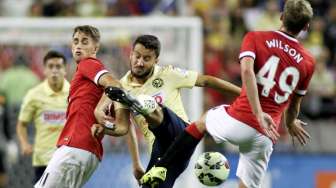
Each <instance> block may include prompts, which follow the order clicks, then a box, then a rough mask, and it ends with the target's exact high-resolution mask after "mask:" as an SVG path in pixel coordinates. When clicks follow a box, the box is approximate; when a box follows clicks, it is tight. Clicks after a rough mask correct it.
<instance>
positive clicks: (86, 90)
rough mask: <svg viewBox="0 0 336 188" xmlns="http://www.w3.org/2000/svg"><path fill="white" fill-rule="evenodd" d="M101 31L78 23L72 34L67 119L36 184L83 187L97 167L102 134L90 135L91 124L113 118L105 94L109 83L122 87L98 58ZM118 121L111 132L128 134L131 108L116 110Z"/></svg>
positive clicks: (60, 187)
mask: <svg viewBox="0 0 336 188" xmlns="http://www.w3.org/2000/svg"><path fill="white" fill-rule="evenodd" d="M99 40H100V33H99V30H98V29H97V28H95V27H92V26H88V25H85V26H78V27H76V28H75V29H74V32H73V36H72V55H73V58H74V60H75V61H76V63H77V69H76V72H75V74H74V76H73V79H72V80H71V85H70V94H69V97H68V102H69V105H68V108H67V114H66V123H65V126H64V129H63V130H62V132H61V135H60V137H59V139H58V143H57V146H58V149H57V150H56V151H55V153H54V155H53V157H52V159H51V160H50V162H49V164H48V166H47V168H46V170H45V171H44V174H43V175H42V177H41V178H40V180H39V181H38V182H37V183H36V184H35V187H43V188H46V187H47V188H55V187H57V188H65V187H72V188H77V187H81V186H82V185H83V184H84V183H85V182H86V181H87V180H88V179H89V177H90V176H91V174H92V173H93V172H94V171H95V169H96V168H97V166H98V164H99V161H100V160H101V158H102V155H103V147H102V143H101V139H102V137H100V138H98V139H97V138H94V137H92V136H91V127H92V125H94V124H96V123H100V124H104V123H105V122H108V121H109V120H111V119H110V118H109V117H107V116H105V113H104V110H103V109H105V108H107V105H108V104H109V103H111V100H110V99H108V97H106V96H105V95H102V94H103V91H104V88H106V87H108V86H115V87H120V86H121V85H120V83H119V81H118V80H116V79H114V78H113V76H112V75H111V74H109V73H108V71H107V70H106V69H105V67H104V65H103V64H102V63H101V62H100V61H99V60H98V59H96V54H97V51H98V49H99ZM115 113H116V122H115V124H116V125H117V126H116V127H115V128H114V129H110V130H109V131H111V134H112V135H115V136H121V135H125V134H126V133H127V131H128V121H129V111H128V110H126V109H119V110H117V111H116V112H115Z"/></svg>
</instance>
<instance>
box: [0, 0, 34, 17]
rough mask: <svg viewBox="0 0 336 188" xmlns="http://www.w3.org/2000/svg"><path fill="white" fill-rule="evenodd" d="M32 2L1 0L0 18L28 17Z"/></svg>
mask: <svg viewBox="0 0 336 188" xmlns="http://www.w3.org/2000/svg"><path fill="white" fill-rule="evenodd" d="M33 1H34V0H1V2H0V3H1V5H0V6H1V10H0V15H1V16H8V17H25V16H28V15H29V9H30V6H31V4H32V3H33Z"/></svg>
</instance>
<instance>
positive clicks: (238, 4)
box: [0, 0, 336, 188]
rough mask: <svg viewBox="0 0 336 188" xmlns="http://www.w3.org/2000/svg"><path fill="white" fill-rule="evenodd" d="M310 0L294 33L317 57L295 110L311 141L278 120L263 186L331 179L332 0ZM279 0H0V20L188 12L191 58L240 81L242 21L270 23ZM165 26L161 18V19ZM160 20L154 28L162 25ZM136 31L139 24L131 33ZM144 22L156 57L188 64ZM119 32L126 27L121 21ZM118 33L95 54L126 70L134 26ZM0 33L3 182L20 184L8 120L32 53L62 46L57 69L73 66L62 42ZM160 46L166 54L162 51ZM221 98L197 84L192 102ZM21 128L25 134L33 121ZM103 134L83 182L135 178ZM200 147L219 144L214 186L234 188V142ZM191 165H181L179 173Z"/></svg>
mask: <svg viewBox="0 0 336 188" xmlns="http://www.w3.org/2000/svg"><path fill="white" fill-rule="evenodd" d="M310 2H311V3H312V6H313V8H314V14H315V17H314V20H313V21H312V23H311V27H310V31H309V33H302V34H301V35H300V41H301V42H302V43H303V44H304V45H305V47H306V48H308V49H309V50H310V51H311V52H312V53H313V54H314V56H315V57H316V59H317V66H316V71H315V75H314V77H313V79H312V82H311V85H310V88H309V93H308V95H307V96H306V97H305V100H304V103H303V106H302V113H301V114H300V116H301V118H302V119H303V120H305V121H307V122H308V123H309V126H308V127H307V129H308V130H309V132H310V133H311V136H312V140H311V142H310V143H309V144H308V145H307V146H306V147H304V148H303V147H300V146H298V144H297V143H296V144H295V146H293V144H292V142H291V138H290V137H289V136H288V134H287V133H286V131H285V129H284V130H282V131H281V133H282V138H281V140H280V141H279V142H278V143H277V145H275V152H274V153H273V156H272V159H271V162H270V168H269V170H268V174H267V178H266V179H265V182H264V185H263V187H265V188H270V187H273V188H287V187H288V188H290V187H298V188H299V187H302V188H310V187H317V188H332V187H336V145H335V144H334V137H335V136H334V135H335V133H336V111H335V107H336V101H335V96H336V84H335V82H336V72H335V71H336V55H335V54H336V2H334V1H333V0H311V1H310ZM283 3H284V2H283V1H277V0H274V1H272V0H176V1H174V0H161V1H157V0H1V1H0V15H1V19H5V18H15V19H27V18H37V17H39V18H48V19H51V20H49V22H50V23H53V20H52V19H54V18H62V19H68V20H70V21H71V19H73V17H81V18H87V19H93V18H108V19H113V18H118V17H120V16H122V17H123V18H125V19H126V18H135V17H139V16H141V17H146V18H148V19H151V18H152V17H153V19H154V17H162V18H167V17H168V18H174V19H179V18H180V19H184V18H186V17H193V18H195V19H196V20H197V18H199V19H200V20H201V21H202V28H201V30H202V35H201V36H202V37H201V38H198V39H195V38H193V40H201V43H200V44H202V54H201V56H200V57H203V58H202V61H201V62H202V67H203V71H204V73H206V74H211V75H214V76H217V77H220V78H223V79H227V80H230V81H232V82H234V83H237V84H240V68H239V64H238V59H237V55H238V53H239V47H240V43H241V40H242V37H243V35H244V33H246V32H247V31H250V30H270V29H274V28H278V27H279V26H280V21H279V14H280V13H279V12H280V10H281V7H282V5H283ZM1 19H0V23H1ZM16 21H17V20H16ZM13 22H15V21H13ZM139 22H141V20H139ZM50 23H49V24H50ZM74 24H76V23H74ZM144 24H145V23H144ZM168 25H169V24H168V23H167V27H168ZM160 28H163V29H164V25H163V26H160ZM132 29H133V30H134V28H128V30H132ZM3 31H4V27H3V25H1V27H0V33H1V32H3ZM141 31H142V30H139V31H138V33H140V32H141ZM151 31H152V32H153V33H154V34H157V35H159V36H160V39H162V41H163V45H164V46H166V48H165V50H163V51H162V54H163V57H162V59H164V60H166V61H165V63H173V64H175V65H177V66H181V67H182V68H186V67H188V66H187V65H185V64H183V63H184V61H185V59H186V57H185V56H183V55H182V54H180V53H176V51H178V50H181V49H180V48H176V49H175V45H176V44H180V43H181V40H178V39H179V38H176V37H175V38H174V37H172V36H174V35H172V34H171V32H174V31H172V30H168V31H161V30H160V29H155V28H154V29H153V30H151ZM123 32H126V33H127V32H129V31H127V30H124V31H123ZM187 32H188V31H187ZM189 32H190V31H189ZM17 33H18V34H17V35H16V37H18V38H19V37H20V36H21V34H23V33H22V28H21V29H18V31H17ZM14 34H15V32H14ZM65 35H69V36H68V38H69V39H70V37H71V32H69V33H65ZM182 35H185V34H182ZM122 36H123V37H118V38H114V39H113V40H111V41H102V43H103V48H102V50H101V52H100V53H99V58H102V59H103V61H104V62H106V65H107V66H108V67H109V69H110V70H111V71H112V70H113V72H114V74H116V75H117V77H120V76H121V75H123V74H124V73H125V72H126V71H127V65H128V53H129V51H130V45H131V42H132V40H133V39H134V35H122ZM2 37H3V36H2ZM8 37H9V36H8ZM11 37H12V38H13V36H11ZM14 38H15V35H14ZM182 38H183V37H182ZM184 38H188V37H184ZM42 39H43V38H42V37H41V40H42ZM0 41H2V42H1V43H0V93H1V97H0V104H1V108H0V116H1V119H0V120H1V122H0V125H1V126H0V128H1V132H0V134H1V135H0V148H1V152H5V153H6V154H7V156H9V157H8V158H7V160H6V165H7V169H8V171H7V173H8V176H9V186H8V187H10V188H16V187H17V188H21V187H32V185H31V183H30V181H31V176H32V169H31V165H30V164H31V158H26V157H21V156H19V154H18V153H17V157H18V159H17V160H15V153H16V152H15V144H16V143H17V142H16V136H15V124H16V118H17V112H18V108H19V105H20V103H21V100H22V97H23V96H24V94H25V92H26V91H27V89H28V88H30V87H31V86H32V85H35V84H36V83H37V82H38V81H39V80H41V79H43V75H42V57H43V55H44V53H45V52H46V51H47V50H49V49H57V50H60V51H62V52H63V53H65V54H66V56H67V60H68V62H69V65H68V72H69V73H68V75H67V76H68V78H69V79H70V78H71V75H72V73H73V71H74V65H73V63H72V60H71V54H70V50H69V47H68V46H67V45H56V44H53V43H50V44H41V45H37V44H28V43H27V44H22V43H17V44H15V43H14V42H8V43H5V42H3V41H6V36H5V38H1V37H0ZM189 42H190V40H189V39H188V40H185V41H183V40H182V43H188V44H192V43H189ZM167 43H168V44H167ZM186 46H187V45H186ZM182 47H183V46H182ZM174 50H175V51H174ZM182 50H183V49H182ZM184 50H185V49H184ZM165 53H168V54H166V55H164V54H165ZM189 55H190V57H191V58H190V59H192V57H193V55H194V56H197V55H199V54H197V55H195V54H189ZM190 59H189V60H190ZM22 78H24V79H22ZM184 95H185V98H188V97H189V95H190V94H188V93H185V94H184ZM230 101H231V98H230V96H222V95H220V94H218V93H216V92H215V91H212V90H204V91H203V100H202V101H201V104H203V106H202V105H199V107H198V108H199V109H202V110H206V109H208V108H210V107H211V106H215V105H217V104H221V103H226V102H230ZM188 108H190V106H189V105H188V103H187V105H186V109H187V110H188ZM189 111H190V110H188V112H189ZM31 128H32V126H31ZM30 132H31V135H32V134H33V130H31V131H30ZM140 139H141V138H140ZM104 142H105V152H106V155H105V158H104V160H103V162H102V164H101V165H100V168H99V169H98V170H97V171H96V173H95V174H94V176H93V177H92V179H91V180H90V181H89V182H88V183H87V185H86V186H84V187H85V188H94V187H117V188H128V187H130V188H132V187H137V186H136V182H135V181H134V179H133V177H132V174H131V166H130V159H129V157H128V152H127V148H126V147H125V142H124V140H123V139H122V138H111V137H110V138H107V139H105V141H104ZM203 146H204V147H203V149H204V150H207V151H213V150H216V151H221V152H223V153H224V154H225V155H226V156H227V157H228V158H229V161H230V163H231V167H232V169H233V171H232V172H231V175H230V179H229V180H228V181H227V182H226V183H225V184H223V185H222V186H221V187H234V186H235V185H236V183H237V180H236V178H235V176H234V174H235V170H234V169H235V167H236V165H237V158H238V156H237V153H236V148H234V147H232V146H230V145H215V144H214V143H213V142H212V141H211V140H210V139H208V138H207V139H205V140H204V144H203ZM140 147H141V148H142V150H141V151H143V152H142V158H143V161H144V165H146V162H147V160H148V157H147V153H146V149H145V148H146V146H145V145H144V143H143V142H141V140H140ZM191 164H193V162H191ZM191 173H192V172H188V175H190V174H191ZM191 176H192V175H191ZM191 178H193V176H192V177H191ZM190 182H192V183H191V184H190ZM186 185H192V186H186ZM177 186H184V187H200V185H199V184H197V183H195V182H194V179H188V178H185V180H182V181H180V182H179V185H177Z"/></svg>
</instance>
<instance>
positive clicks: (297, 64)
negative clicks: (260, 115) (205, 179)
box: [228, 31, 315, 134]
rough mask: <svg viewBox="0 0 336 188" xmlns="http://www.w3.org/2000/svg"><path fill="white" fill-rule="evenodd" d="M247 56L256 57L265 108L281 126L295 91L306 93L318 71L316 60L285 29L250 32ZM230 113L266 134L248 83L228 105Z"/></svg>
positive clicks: (245, 49)
mask: <svg viewBox="0 0 336 188" xmlns="http://www.w3.org/2000/svg"><path fill="white" fill-rule="evenodd" d="M246 56H249V57H252V58H253V59H254V72H255V75H256V80H257V87H258V94H259V100H260V104H261V107H262V110H263V111H264V112H265V113H267V114H269V115H270V116H271V117H272V118H273V120H274V122H275V123H276V124H277V127H279V124H280V120H281V116H282V113H283V111H284V110H285V108H286V106H287V104H288V101H289V100H290V98H291V96H292V94H293V93H294V92H295V93H297V94H299V95H304V94H305V93H306V90H307V87H308V83H309V81H310V79H311V77H312V75H313V72H314V66H315V60H314V59H313V57H312V56H311V55H310V53H309V52H308V51H307V50H305V49H304V48H303V46H302V45H301V44H300V43H299V42H298V40H297V39H295V38H293V37H291V36H289V35H287V34H285V33H283V32H281V31H266V32H249V33H247V34H246V36H245V37H244V40H243V42H242V46H241V51H240V55H239V59H241V58H243V57H246ZM228 114H229V115H230V116H232V117H234V118H235V119H237V120H239V121H241V122H243V123H246V124H248V125H249V126H251V127H253V128H255V129H257V130H258V131H259V132H260V133H263V130H262V128H261V127H260V125H259V123H258V122H257V119H256V117H255V115H253V113H252V109H251V107H250V103H249V101H248V98H247V95H246V88H245V86H244V85H243V87H242V92H241V94H240V96H239V97H238V98H237V99H236V100H235V101H234V102H233V104H232V105H231V106H230V107H229V108H228ZM263 134H264V133H263Z"/></svg>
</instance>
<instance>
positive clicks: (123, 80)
mask: <svg viewBox="0 0 336 188" xmlns="http://www.w3.org/2000/svg"><path fill="white" fill-rule="evenodd" d="M130 75H131V71H128V72H127V73H126V74H125V75H124V76H123V77H121V78H120V83H121V85H123V86H124V85H127V84H128V83H129V76H130Z"/></svg>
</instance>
